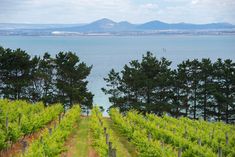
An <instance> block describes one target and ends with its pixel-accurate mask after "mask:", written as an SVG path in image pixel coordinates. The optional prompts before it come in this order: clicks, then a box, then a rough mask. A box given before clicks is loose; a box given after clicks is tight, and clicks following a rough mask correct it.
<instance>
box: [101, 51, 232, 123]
mask: <svg viewBox="0 0 235 157" xmlns="http://www.w3.org/2000/svg"><path fill="white" fill-rule="evenodd" d="M170 66H171V62H170V61H168V60H167V59H165V58H161V59H157V58H156V57H155V56H154V55H153V54H152V53H150V52H147V53H146V55H143V57H142V60H141V61H138V60H132V61H131V62H130V63H129V65H125V66H124V67H123V69H122V70H121V72H116V71H115V70H114V69H112V70H111V71H110V73H109V74H108V76H107V77H106V78H104V80H105V81H106V88H102V91H103V92H104V93H105V94H107V95H109V96H110V97H109V101H110V102H111V103H112V106H111V108H112V107H117V108H119V110H120V111H121V112H126V111H129V110H131V109H135V110H138V111H141V112H143V113H155V114H158V115H163V114H164V113H168V114H171V115H172V116H174V117H180V116H187V117H191V118H193V119H199V118H203V119H204V120H208V119H213V120H218V121H220V120H223V121H226V122H227V123H229V122H232V121H233V120H234V116H235V114H234V113H235V79H234V78H235V63H234V62H233V61H232V60H229V59H227V60H224V61H222V60H221V59H218V60H217V61H216V62H214V63H213V62H212V61H211V60H210V59H205V58H203V59H202V60H201V61H199V60H198V59H193V60H186V61H183V62H182V63H180V64H179V65H178V66H177V69H174V70H172V69H171V68H170Z"/></svg>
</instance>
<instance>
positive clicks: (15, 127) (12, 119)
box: [0, 99, 63, 150]
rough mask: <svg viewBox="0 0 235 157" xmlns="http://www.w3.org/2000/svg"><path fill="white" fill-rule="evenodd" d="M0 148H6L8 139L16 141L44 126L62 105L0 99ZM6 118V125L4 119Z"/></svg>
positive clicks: (60, 110)
mask: <svg viewBox="0 0 235 157" xmlns="http://www.w3.org/2000/svg"><path fill="white" fill-rule="evenodd" d="M0 111H1V113H0V149H1V150H2V149H3V148H6V147H7V146H8V145H7V143H8V141H12V142H16V141H17V140H19V138H20V137H22V136H23V135H27V134H30V133H33V132H35V131H37V130H38V129H40V128H42V127H44V126H45V125H46V124H48V123H49V122H50V121H52V120H53V119H55V118H56V117H57V116H58V115H59V114H60V113H61V112H62V111H63V107H62V105H60V104H56V105H53V106H50V107H44V105H43V104H42V103H36V104H29V103H27V102H25V101H9V100H7V99H1V100H0ZM7 119H8V127H6V121H7Z"/></svg>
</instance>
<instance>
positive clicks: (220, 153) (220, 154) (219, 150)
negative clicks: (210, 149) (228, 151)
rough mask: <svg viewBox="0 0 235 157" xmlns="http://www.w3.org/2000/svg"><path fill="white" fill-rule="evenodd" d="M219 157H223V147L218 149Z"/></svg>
mask: <svg viewBox="0 0 235 157" xmlns="http://www.w3.org/2000/svg"><path fill="white" fill-rule="evenodd" d="M218 157H222V148H221V147H219V149H218Z"/></svg>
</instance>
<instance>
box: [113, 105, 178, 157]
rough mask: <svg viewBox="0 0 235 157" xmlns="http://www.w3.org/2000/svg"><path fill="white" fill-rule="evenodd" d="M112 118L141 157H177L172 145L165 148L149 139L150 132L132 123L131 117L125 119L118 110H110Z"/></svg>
mask: <svg viewBox="0 0 235 157" xmlns="http://www.w3.org/2000/svg"><path fill="white" fill-rule="evenodd" d="M110 116H111V118H112V120H113V121H114V123H115V124H116V125H117V126H118V127H119V128H120V130H121V131H122V133H123V134H124V135H125V136H127V137H128V138H129V139H130V141H131V142H132V143H133V144H134V145H135V146H136V149H137V151H138V152H139V156H140V157H162V156H165V157H172V156H176V151H175V150H174V149H173V148H172V147H171V145H164V147H163V146H162V143H161V142H159V141H157V140H152V139H148V130H147V129H146V128H145V126H141V125H138V124H136V123H132V120H131V119H130V118H129V117H128V118H125V117H123V116H122V115H121V114H120V113H119V112H118V111H117V110H116V109H111V110H110ZM140 120H141V119H140Z"/></svg>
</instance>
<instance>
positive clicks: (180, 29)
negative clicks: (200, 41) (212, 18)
mask: <svg viewBox="0 0 235 157" xmlns="http://www.w3.org/2000/svg"><path fill="white" fill-rule="evenodd" d="M224 31H226V32H224ZM159 32H160V33H167V34H179V33H180V34H184V33H186V34H190V33H191V34H194V33H195V32H196V33H198V32H203V34H210V33H211V32H212V33H213V34H221V33H222V34H226V33H230V34H231V33H232V34H234V33H235V25H232V24H229V23H209V24H191V23H165V22H161V21H150V22H147V23H143V24H132V23H130V22H128V21H122V22H115V21H112V20H110V19H106V18H104V19H100V20H97V21H94V22H92V23H88V24H1V23H0V35H65V34H66V35H72V34H75V35H89V34H92V35H94V34H97V33H98V34H102V33H103V34H109V35H110V34H112V35H145V34H154V33H159ZM205 32H206V33H205ZM208 32H209V33H208ZM199 34H200V33H199Z"/></svg>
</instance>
